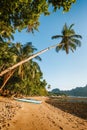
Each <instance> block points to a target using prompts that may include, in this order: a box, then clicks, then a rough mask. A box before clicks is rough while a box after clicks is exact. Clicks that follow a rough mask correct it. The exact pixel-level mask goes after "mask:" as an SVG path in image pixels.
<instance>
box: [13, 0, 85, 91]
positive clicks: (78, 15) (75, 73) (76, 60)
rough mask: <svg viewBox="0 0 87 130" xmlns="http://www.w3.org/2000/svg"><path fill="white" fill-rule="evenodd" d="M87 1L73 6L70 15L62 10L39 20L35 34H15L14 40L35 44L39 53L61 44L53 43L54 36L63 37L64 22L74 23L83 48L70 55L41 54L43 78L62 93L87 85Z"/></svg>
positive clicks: (61, 52)
mask: <svg viewBox="0 0 87 130" xmlns="http://www.w3.org/2000/svg"><path fill="white" fill-rule="evenodd" d="M86 9H87V0H84V1H83V0H77V2H76V4H73V5H72V8H71V10H70V11H69V12H68V13H63V12H62V9H61V10H58V11H57V12H56V13H51V15H50V16H43V15H42V16H41V17H40V26H39V32H36V31H35V33H34V34H30V33H27V32H26V31H25V30H24V31H22V32H21V33H18V32H17V33H16V34H15V41H16V42H21V43H26V42H32V44H33V45H34V46H35V47H36V48H37V49H38V51H40V50H42V49H44V48H46V47H48V46H50V45H54V44H56V43H59V42H60V41H59V40H58V39H55V40H52V39H51V37H52V36H54V35H56V34H61V30H62V28H63V26H64V24H65V23H67V25H71V24H72V23H74V24H75V25H74V27H73V28H74V29H75V31H76V33H77V34H80V35H82V37H83V39H82V40H81V41H82V46H81V47H80V48H77V50H76V51H75V52H74V53H72V52H70V53H69V54H68V55H67V54H66V53H65V52H64V51H60V52H59V53H56V52H55V49H52V50H50V51H48V52H45V53H44V54H42V55H40V57H41V58H42V62H38V63H39V65H40V67H41V70H42V72H43V78H44V79H46V81H47V83H48V84H50V85H51V89H54V88H59V89H61V90H70V89H72V88H75V87H80V86H85V85H86V84H87V56H86V53H87V28H86V26H87V13H86Z"/></svg>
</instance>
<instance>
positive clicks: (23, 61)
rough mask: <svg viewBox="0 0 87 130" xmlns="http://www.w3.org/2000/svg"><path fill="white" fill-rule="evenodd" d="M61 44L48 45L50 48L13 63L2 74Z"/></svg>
mask: <svg viewBox="0 0 87 130" xmlns="http://www.w3.org/2000/svg"><path fill="white" fill-rule="evenodd" d="M59 45H60V44H56V45H53V46H50V47H48V48H45V49H43V50H41V51H39V52H37V53H36V54H34V55H32V56H30V57H29V58H27V59H24V60H22V61H20V62H18V63H17V64H15V65H13V66H12V67H9V68H7V69H5V70H4V71H2V72H1V73H0V76H3V75H4V74H6V73H7V72H9V71H11V70H13V69H15V68H17V67H18V66H20V65H22V64H24V63H26V62H28V61H29V60H31V59H33V58H35V57H36V56H38V55H40V54H42V53H44V52H46V51H48V50H50V49H52V48H55V47H56V46H59Z"/></svg>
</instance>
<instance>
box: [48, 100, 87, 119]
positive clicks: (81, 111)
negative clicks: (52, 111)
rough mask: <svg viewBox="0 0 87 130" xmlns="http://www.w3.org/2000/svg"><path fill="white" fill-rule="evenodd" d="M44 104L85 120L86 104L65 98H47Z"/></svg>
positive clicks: (86, 115) (86, 116) (86, 117)
mask: <svg viewBox="0 0 87 130" xmlns="http://www.w3.org/2000/svg"><path fill="white" fill-rule="evenodd" d="M46 103H48V104H50V105H53V106H54V107H57V108H59V109H61V110H62V111H64V112H67V113H70V114H73V115H75V116H77V117H80V118H83V119H85V120H87V103H86V102H75V100H74V101H70V100H67V98H58V97H49V99H48V100H46Z"/></svg>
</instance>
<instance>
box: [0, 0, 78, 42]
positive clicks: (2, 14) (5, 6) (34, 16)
mask: <svg viewBox="0 0 87 130" xmlns="http://www.w3.org/2000/svg"><path fill="white" fill-rule="evenodd" d="M75 1H76V0H14V1H12V0H1V1H0V19H1V20H0V39H9V40H10V39H13V35H12V34H13V33H15V30H18V31H21V30H22V29H24V28H27V31H29V32H30V31H32V32H34V30H38V26H39V24H40V22H39V18H40V16H41V15H42V14H44V15H49V14H50V12H49V11H48V8H49V5H50V4H52V5H53V7H54V10H56V9H60V7H63V11H69V9H70V8H71V5H72V3H74V2H75Z"/></svg>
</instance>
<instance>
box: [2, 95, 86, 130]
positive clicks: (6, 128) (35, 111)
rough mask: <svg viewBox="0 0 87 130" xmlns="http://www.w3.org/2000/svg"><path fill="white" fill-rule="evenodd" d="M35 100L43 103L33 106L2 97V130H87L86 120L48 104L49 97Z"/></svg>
mask: <svg viewBox="0 0 87 130" xmlns="http://www.w3.org/2000/svg"><path fill="white" fill-rule="evenodd" d="M34 99H38V100H42V101H43V102H42V103H41V104H33V103H25V102H17V101H14V100H11V99H7V98H2V97H0V130H87V120H86V119H83V118H80V117H77V116H76V115H73V114H70V113H69V112H67V111H63V110H61V109H59V108H58V107H55V106H54V105H51V104H50V103H47V102H49V99H48V97H34ZM46 101H47V102H46ZM3 114H4V115H3ZM2 115H3V116H2Z"/></svg>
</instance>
